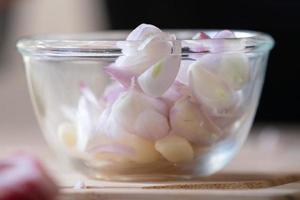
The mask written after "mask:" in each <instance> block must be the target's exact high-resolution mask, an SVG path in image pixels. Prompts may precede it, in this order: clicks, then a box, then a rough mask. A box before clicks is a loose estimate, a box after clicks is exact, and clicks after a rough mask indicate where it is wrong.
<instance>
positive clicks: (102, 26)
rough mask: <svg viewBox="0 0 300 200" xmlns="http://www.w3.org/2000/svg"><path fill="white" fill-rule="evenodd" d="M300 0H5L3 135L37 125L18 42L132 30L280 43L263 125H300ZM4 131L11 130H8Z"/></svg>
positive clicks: (1, 13) (0, 32) (0, 77)
mask: <svg viewBox="0 0 300 200" xmlns="http://www.w3.org/2000/svg"><path fill="white" fill-rule="evenodd" d="M299 10H300V1H298V0H260V1H258V0H252V1H230V3H229V1H198V0H194V1H191V0H185V1H182V0H172V1H171V0H169V1H167V0H165V1H161V0H160V1H157V0H151V1H133V0H132V1H120V0H118V1H117V0H107V1H105V0H98V1H97V0H89V1H84V0H26V1H25V0H23V1H22V0H19V1H13V0H0V58H1V59H0V94H1V98H0V130H1V132H0V134H3V131H4V130H5V131H6V132H8V133H9V132H10V131H11V130H12V129H14V128H15V127H18V129H19V130H22V129H23V130H24V129H28V128H30V129H32V127H36V128H37V123H36V120H35V118H34V114H33V109H32V106H31V103H30V99H29V95H28V91H27V86H26V79H25V72H24V67H23V64H22V60H21V56H20V55H19V54H18V53H17V51H16V48H15V45H16V41H17V40H18V39H19V38H21V37H23V36H26V35H33V34H44V33H80V32H91V31H101V30H110V29H133V28H134V27H136V26H137V25H139V24H140V23H151V24H154V25H156V26H158V27H160V28H165V29H173V28H174V29H181V28H185V29H193V28H196V29H201V28H203V29H207V28H208V29H209V28H217V29H251V30H258V31H263V32H267V33H269V34H270V35H272V36H273V37H274V39H275V41H276V45H275V48H274V49H273V51H272V52H271V57H270V59H269V67H268V71H267V75H266V81H265V86H264V89H263V93H262V97H261V103H260V106H259V109H258V115H257V117H256V122H257V123H270V124H278V123H284V124H287V123H294V124H295V123H298V122H299V121H300V106H299V103H300V92H299V91H300V89H299V86H300V84H299V80H300V78H299V74H300V66H299V64H298V62H297V61H298V60H297V59H298V57H297V54H298V51H299V50H298V45H299V44H300V39H299V38H300V37H299V35H300V23H298V21H299V19H300V12H299ZM4 134H5V133H4Z"/></svg>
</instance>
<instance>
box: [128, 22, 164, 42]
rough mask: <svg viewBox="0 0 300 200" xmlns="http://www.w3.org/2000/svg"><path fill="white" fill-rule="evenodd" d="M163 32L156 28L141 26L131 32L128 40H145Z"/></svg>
mask: <svg viewBox="0 0 300 200" xmlns="http://www.w3.org/2000/svg"><path fill="white" fill-rule="evenodd" d="M161 32H162V31H161V30H160V29H159V28H157V27H156V26H153V25H151V24H141V25H139V26H138V27H136V28H135V29H134V30H133V31H131V32H130V34H129V35H128V36H127V39H126V40H144V39H146V38H147V37H149V36H151V35H155V34H160V33H161Z"/></svg>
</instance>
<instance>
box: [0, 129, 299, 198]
mask: <svg viewBox="0 0 300 200" xmlns="http://www.w3.org/2000/svg"><path fill="white" fill-rule="evenodd" d="M299 131H300V127H292V126H279V127H269V126H256V128H255V129H254V130H253V131H252V133H251V134H250V137H249V138H248V140H247V143H246V144H245V145H244V147H243V149H242V150H241V151H240V152H239V153H238V155H237V156H236V157H235V159H234V160H233V161H232V162H231V163H230V164H229V165H228V166H227V167H226V168H225V169H224V170H222V171H221V172H220V173H218V174H216V175H214V176H211V177H206V178H200V179H197V180H192V181H184V182H159V183H153V182H149V183H126V182H106V181H97V180H89V179H87V178H85V177H83V176H81V175H79V174H77V173H76V172H74V171H72V170H70V169H69V168H67V167H65V166H63V165H62V163H59V162H58V161H57V160H56V159H55V156H54V155H53V154H52V152H51V151H50V150H49V149H48V147H47V145H46V144H45V142H44V140H43V138H42V134H41V133H40V131H39V129H38V128H37V127H35V128H27V129H19V128H18V127H15V128H14V129H13V130H6V134H5V135H4V134H2V135H0V147H1V151H0V157H4V156H6V155H9V154H11V153H13V152H15V151H19V150H22V151H27V152H31V153H33V154H35V155H37V156H38V157H40V158H41V159H42V160H43V161H44V162H45V164H46V166H47V167H48V168H49V170H50V172H51V173H52V174H53V175H54V176H55V177H56V179H57V181H58V183H59V185H60V187H61V188H62V190H61V191H62V192H61V196H60V199H153V198H158V197H160V198H161V199H183V198H186V197H188V198H189V199H197V198H199V197H205V198H206V199H221V198H222V199H239V198H240V197H245V198H246V199H273V198H276V199H286V198H287V199H288V198H289V197H292V198H296V199H297V198H299V199H300V182H299V180H300V134H298V132H299ZM78 183H83V184H84V186H85V188H83V189H80V188H77V189H76V188H74V186H75V185H76V184H78Z"/></svg>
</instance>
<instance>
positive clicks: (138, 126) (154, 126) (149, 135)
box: [134, 110, 169, 141]
mask: <svg viewBox="0 0 300 200" xmlns="http://www.w3.org/2000/svg"><path fill="white" fill-rule="evenodd" d="M134 131H135V134H137V135H138V136H141V137H143V138H145V139H149V140H152V141H153V140H157V139H159V138H162V137H164V136H166V135H167V134H168V132H169V122H168V119H167V118H166V117H165V116H164V115H162V114H160V113H158V112H156V111H154V110H145V111H143V112H142V113H140V114H139V116H138V117H137V120H136V121H135V124H134Z"/></svg>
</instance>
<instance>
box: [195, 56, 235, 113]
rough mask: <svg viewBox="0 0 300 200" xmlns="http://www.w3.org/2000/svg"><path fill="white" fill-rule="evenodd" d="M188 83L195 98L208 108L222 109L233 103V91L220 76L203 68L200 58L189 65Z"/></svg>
mask: <svg viewBox="0 0 300 200" xmlns="http://www.w3.org/2000/svg"><path fill="white" fill-rule="evenodd" d="M189 83H190V84H189V86H190V88H191V91H192V93H193V95H194V96H195V98H196V99H197V100H198V101H200V102H201V103H203V104H204V105H206V106H208V107H210V108H213V109H216V110H222V109H226V108H228V107H231V106H233V105H234V103H235V99H234V95H233V91H232V90H231V89H230V88H229V87H228V86H227V84H226V83H225V82H224V81H223V80H222V79H221V78H220V77H218V76H217V75H215V74H213V73H211V72H210V71H208V70H207V69H205V67H204V66H203V63H202V61H201V59H200V60H199V61H197V62H195V63H193V64H192V65H191V66H190V69H189Z"/></svg>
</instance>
